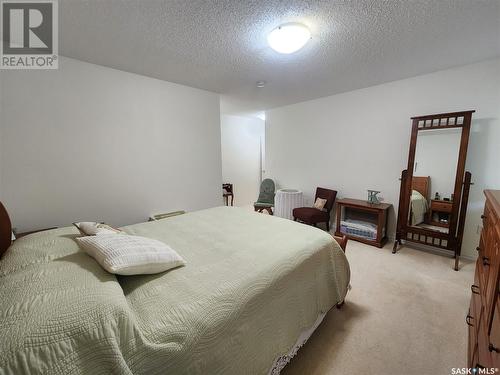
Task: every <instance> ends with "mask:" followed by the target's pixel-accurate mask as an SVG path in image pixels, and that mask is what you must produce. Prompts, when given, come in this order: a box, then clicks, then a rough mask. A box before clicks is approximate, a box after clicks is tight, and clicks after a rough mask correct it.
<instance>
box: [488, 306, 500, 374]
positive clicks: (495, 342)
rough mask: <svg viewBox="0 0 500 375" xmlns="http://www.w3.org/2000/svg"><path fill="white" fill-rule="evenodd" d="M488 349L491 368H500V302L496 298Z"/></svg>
mask: <svg viewBox="0 0 500 375" xmlns="http://www.w3.org/2000/svg"><path fill="white" fill-rule="evenodd" d="M491 323H492V324H491V331H490V335H489V345H488V349H489V350H490V352H491V362H492V367H500V353H498V351H500V301H499V300H498V298H497V303H496V306H495V311H494V313H493V319H492V322H491Z"/></svg>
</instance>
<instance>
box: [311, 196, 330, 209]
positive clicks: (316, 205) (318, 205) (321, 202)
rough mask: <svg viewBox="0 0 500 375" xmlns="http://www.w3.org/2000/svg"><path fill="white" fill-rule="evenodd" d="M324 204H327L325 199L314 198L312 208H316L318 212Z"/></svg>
mask: <svg viewBox="0 0 500 375" xmlns="http://www.w3.org/2000/svg"><path fill="white" fill-rule="evenodd" d="M326 202H328V201H327V200H326V199H323V198H316V202H314V205H313V207H314V208H317V209H318V210H323V208H324V207H325V204H326Z"/></svg>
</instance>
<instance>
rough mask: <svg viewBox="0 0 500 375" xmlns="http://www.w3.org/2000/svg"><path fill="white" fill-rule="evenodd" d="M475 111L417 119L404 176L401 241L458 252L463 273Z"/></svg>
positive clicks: (398, 231) (399, 220) (398, 239)
mask: <svg viewBox="0 0 500 375" xmlns="http://www.w3.org/2000/svg"><path fill="white" fill-rule="evenodd" d="M474 112H475V111H465V112H453V113H441V114H436V115H426V116H419V117H412V118H411V120H412V130H411V139H410V152H409V155H408V168H407V169H405V170H403V172H402V173H401V188H400V192H399V208H398V218H397V229H396V240H395V242H394V247H393V251H392V252H393V254H395V253H396V251H397V249H398V244H399V245H402V244H403V241H404V242H405V243H406V242H414V243H418V244H421V245H427V246H432V247H435V248H439V249H442V250H446V251H449V252H452V254H453V255H454V257H455V267H454V269H455V271H458V264H459V260H460V253H461V249H462V237H463V233H464V225H465V214H466V211H467V201H468V199H469V188H470V185H471V174H470V172H466V171H465V160H466V157H467V146H468V143H469V133H470V126H471V119H472V114H473V113H474Z"/></svg>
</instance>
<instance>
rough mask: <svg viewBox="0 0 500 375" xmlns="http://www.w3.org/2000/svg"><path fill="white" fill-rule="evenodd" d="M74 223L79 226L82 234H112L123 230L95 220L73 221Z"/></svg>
mask: <svg viewBox="0 0 500 375" xmlns="http://www.w3.org/2000/svg"><path fill="white" fill-rule="evenodd" d="M73 225H74V226H75V227H77V228H78V230H79V231H80V233H81V234H82V236H95V235H98V234H112V233H120V232H121V230H119V229H116V228H113V227H110V226H109V225H107V224H104V223H97V222H94V221H81V222H79V223H73Z"/></svg>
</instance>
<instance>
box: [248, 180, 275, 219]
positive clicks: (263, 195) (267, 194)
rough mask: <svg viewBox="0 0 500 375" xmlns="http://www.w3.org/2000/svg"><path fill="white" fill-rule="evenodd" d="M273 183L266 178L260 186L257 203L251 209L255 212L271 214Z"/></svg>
mask: <svg viewBox="0 0 500 375" xmlns="http://www.w3.org/2000/svg"><path fill="white" fill-rule="evenodd" d="M274 190H275V186H274V181H273V180H271V179H270V178H266V179H265V180H264V181H262V183H261V184H260V193H259V198H258V199H257V202H255V203H254V204H253V208H254V210H255V211H258V212H262V211H263V210H266V211H267V212H269V215H272V214H273V207H274Z"/></svg>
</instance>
